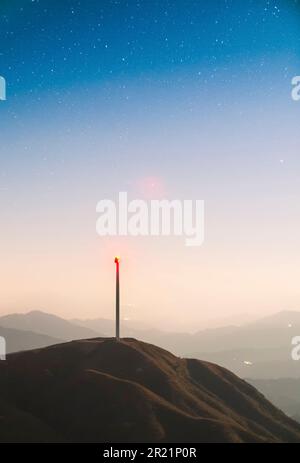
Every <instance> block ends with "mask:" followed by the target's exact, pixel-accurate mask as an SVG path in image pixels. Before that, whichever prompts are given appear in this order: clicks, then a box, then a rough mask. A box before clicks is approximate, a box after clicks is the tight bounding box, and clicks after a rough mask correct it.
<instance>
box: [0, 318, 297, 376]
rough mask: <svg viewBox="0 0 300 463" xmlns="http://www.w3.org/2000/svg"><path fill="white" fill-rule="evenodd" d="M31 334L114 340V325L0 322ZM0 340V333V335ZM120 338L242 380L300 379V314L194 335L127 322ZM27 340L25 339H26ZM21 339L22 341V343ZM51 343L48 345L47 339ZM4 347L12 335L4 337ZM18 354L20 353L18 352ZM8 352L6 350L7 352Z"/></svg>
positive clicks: (97, 321) (38, 320)
mask: <svg viewBox="0 0 300 463" xmlns="http://www.w3.org/2000/svg"><path fill="white" fill-rule="evenodd" d="M1 326H2V327H6V328H11V329H18V330H29V331H31V332H35V333H39V334H43V335H46V336H49V337H51V338H53V337H54V338H58V339H60V340H61V341H62V342H63V341H68V340H73V339H82V338H91V337H98V336H101V337H102V336H109V337H110V336H113V334H114V329H115V323H114V321H113V320H106V319H101V318H98V319H94V320H93V319H91V320H79V319H74V320H64V319H63V318H60V317H57V316H54V315H51V314H47V313H44V312H41V311H32V312H29V313H27V314H11V315H7V316H4V317H0V327H1ZM0 335H1V333H0ZM122 335H123V336H125V337H134V338H138V339H142V340H143V341H146V342H150V343H153V344H155V345H157V346H160V347H162V348H164V349H167V350H170V351H171V352H173V353H174V354H177V355H180V356H184V357H195V358H199V359H202V360H207V361H210V362H213V363H217V364H219V365H221V366H224V367H225V368H228V369H229V370H231V371H233V372H234V373H236V374H237V375H238V376H240V377H242V378H264V379H270V378H289V377H291V378H292V377H294V378H299V377H300V369H299V362H295V361H293V360H292V358H291V340H292V337H294V336H298V335H300V312H296V311H284V312H279V313H277V314H274V315H272V316H269V317H265V318H261V319H260V320H258V321H256V322H252V323H248V324H245V325H242V326H225V327H220V328H215V329H207V330H202V331H198V332H197V333H195V334H189V333H175V332H174V333H172V332H164V331H161V330H157V329H154V328H150V327H149V328H147V326H146V325H144V324H141V323H138V322H135V321H132V320H129V321H125V320H124V321H122ZM27 338H28V336H27ZM21 339H22V337H20V340H21ZM28 340H29V338H28V339H27V340H26V343H24V344H23V345H22V343H19V344H20V346H21V349H22V348H23V349H28V348H35V347H40V346H41V345H50V344H53V343H54V342H58V341H54V342H47V340H45V341H46V342H45V343H44V344H37V343H36V338H35V337H32V343H31V345H30V343H29V342H28ZM48 341H50V340H48ZM7 343H8V345H14V344H15V343H14V342H10V336H8V338H7ZM16 350H20V349H16ZM11 351H12V350H9V352H11Z"/></svg>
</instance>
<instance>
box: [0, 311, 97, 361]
mask: <svg viewBox="0 0 300 463" xmlns="http://www.w3.org/2000/svg"><path fill="white" fill-rule="evenodd" d="M2 333H3V334H2ZM0 336H4V337H5V339H6V341H7V350H8V352H16V351H19V350H27V349H34V348H36V347H44V346H49V345H51V344H57V343H58V342H65V341H71V340H73V339H82V338H91V337H95V336H99V333H98V332H97V331H93V330H92V329H89V328H86V327H83V326H79V325H76V324H74V323H71V322H70V321H68V320H65V319H63V318H61V317H57V316H56V315H52V314H49V313H45V312H42V311H40V310H32V311H31V312H28V313H25V314H23V313H15V314H9V315H4V316H2V317H0Z"/></svg>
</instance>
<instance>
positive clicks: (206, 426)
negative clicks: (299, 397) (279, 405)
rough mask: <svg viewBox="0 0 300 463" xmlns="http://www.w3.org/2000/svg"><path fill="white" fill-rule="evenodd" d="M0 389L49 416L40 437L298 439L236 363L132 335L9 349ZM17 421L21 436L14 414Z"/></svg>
mask: <svg viewBox="0 0 300 463" xmlns="http://www.w3.org/2000/svg"><path fill="white" fill-rule="evenodd" d="M0 396H1V397H2V398H5V400H6V404H7V406H9V407H11V408H12V410H17V411H18V412H19V413H23V414H24V413H25V414H26V416H27V417H30V420H31V421H30V423H33V422H34V423H36V421H37V420H38V421H39V422H41V423H43V432H44V433H46V436H44V437H40V438H39V439H40V441H44V440H45V439H46V440H49V439H50V440H53V441H63V442H180V441H181V442H287V441H288V442H300V425H298V424H297V423H295V422H294V421H293V420H291V419H289V418H288V417H286V416H285V415H284V414H283V413H282V412H281V411H279V410H278V409H276V408H275V407H274V406H273V405H272V404H271V403H270V402H268V401H267V400H266V399H265V398H264V397H263V396H262V395H261V394H260V393H259V392H258V391H257V390H256V389H255V388H254V387H253V386H251V385H249V384H248V383H246V382H245V381H243V380H241V379H239V378H238V377H236V376H235V375H234V374H232V373H231V372H229V371H227V370H225V369H224V368H222V367H219V366H217V365H214V364H211V363H209V362H204V361H199V360H195V359H181V358H178V357H176V356H175V355H173V354H171V353H169V352H167V351H166V350H164V349H161V348H159V347H157V346H154V345H152V344H147V343H144V342H141V341H137V340H135V339H132V338H126V339H122V340H121V342H116V341H115V340H114V339H112V338H105V339H103V338H95V339H89V340H80V341H72V342H67V343H63V344H57V345H55V346H50V347H46V348H43V349H35V350H32V351H27V352H21V353H16V354H10V355H9V356H8V359H7V361H6V362H2V363H0ZM0 405H1V404H0ZM0 408H1V407H0ZM14 413H15V412H14ZM15 414H16V413H15ZM9 418H11V417H10V414H9V411H7V412H6V414H5V415H4V419H3V420H2V424H1V426H2V427H3V426H5V422H6V420H7V419H9ZM1 426H0V441H3V432H2V431H1V429H3V428H1ZM5 429H6V428H5ZM47 429H50V431H49V433H47V432H46V431H45V430H47ZM13 430H18V432H17V435H18V436H19V437H18V439H19V440H18V441H22V435H21V437H20V433H21V430H20V429H19V426H18V420H17V418H16V422H15V425H14V427H13ZM6 433H7V431H6ZM12 434H14V435H11V436H7V435H6V440H7V439H8V440H9V439H11V440H13V439H15V438H16V437H15V433H14V432H13V431H12ZM53 436H57V437H53ZM29 437H30V438H31V439H32V438H33V436H32V435H31V436H29ZM29 437H28V436H27V437H26V438H25V441H28V439H29Z"/></svg>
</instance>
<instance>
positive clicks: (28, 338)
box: [0, 326, 63, 353]
mask: <svg viewBox="0 0 300 463" xmlns="http://www.w3.org/2000/svg"><path fill="white" fill-rule="evenodd" d="M0 336H2V337H3V338H4V339H5V340H6V351H7V352H8V353H9V352H18V351H22V350H29V349H35V348H38V347H46V346H51V345H52V344H57V343H58V342H63V341H62V340H61V339H59V338H55V337H52V336H47V335H45V334H40V333H34V332H32V331H24V330H16V329H13V328H3V327H2V326H0Z"/></svg>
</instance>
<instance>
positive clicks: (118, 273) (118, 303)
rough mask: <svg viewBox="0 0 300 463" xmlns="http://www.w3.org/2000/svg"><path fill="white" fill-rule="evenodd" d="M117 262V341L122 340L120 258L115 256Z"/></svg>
mask: <svg viewBox="0 0 300 463" xmlns="http://www.w3.org/2000/svg"><path fill="white" fill-rule="evenodd" d="M115 264H116V341H120V268H119V264H120V258H119V257H115Z"/></svg>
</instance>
